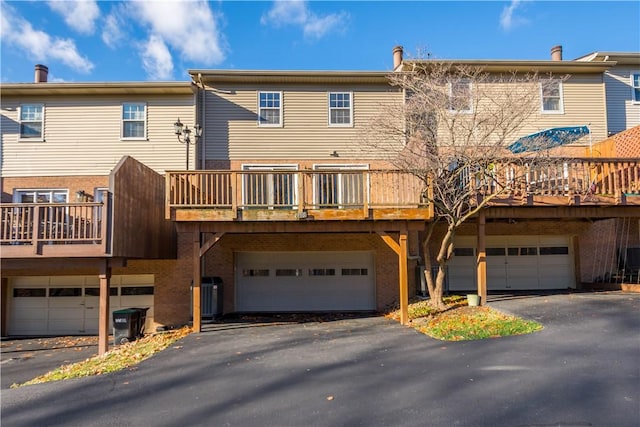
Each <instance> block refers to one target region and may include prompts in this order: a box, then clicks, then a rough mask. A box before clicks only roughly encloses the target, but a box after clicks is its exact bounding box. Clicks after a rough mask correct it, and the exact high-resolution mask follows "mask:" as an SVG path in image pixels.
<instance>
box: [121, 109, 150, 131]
mask: <svg viewBox="0 0 640 427" xmlns="http://www.w3.org/2000/svg"><path fill="white" fill-rule="evenodd" d="M146 110H147V106H146V105H145V104H122V138H131V139H144V138H146V128H147V126H146V121H147V114H146Z"/></svg>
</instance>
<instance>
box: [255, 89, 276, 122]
mask: <svg viewBox="0 0 640 427" xmlns="http://www.w3.org/2000/svg"><path fill="white" fill-rule="evenodd" d="M281 99H282V92H259V93H258V125H260V126H282V104H281Z"/></svg>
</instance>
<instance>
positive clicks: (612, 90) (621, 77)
mask: <svg viewBox="0 0 640 427" xmlns="http://www.w3.org/2000/svg"><path fill="white" fill-rule="evenodd" d="M632 72H636V73H640V66H635V67H630V66H617V67H614V68H613V69H611V70H609V71H607V72H606V73H605V84H606V88H607V114H608V121H609V131H610V132H612V133H618V132H621V131H623V130H625V129H630V128H632V127H634V126H638V125H640V104H634V103H633V95H632V92H631V91H632V87H631V73H632Z"/></svg>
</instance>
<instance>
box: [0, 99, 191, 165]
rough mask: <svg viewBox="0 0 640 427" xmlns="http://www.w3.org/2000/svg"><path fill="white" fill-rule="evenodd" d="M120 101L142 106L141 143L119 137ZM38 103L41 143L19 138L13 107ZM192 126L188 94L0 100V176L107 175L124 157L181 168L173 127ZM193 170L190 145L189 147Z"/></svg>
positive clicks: (181, 155)
mask: <svg viewBox="0 0 640 427" xmlns="http://www.w3.org/2000/svg"><path fill="white" fill-rule="evenodd" d="M123 102H144V103H146V104H147V139H146V140H123V139H121V138H120V132H121V116H122V103H123ZM24 103H40V104H44V141H24V140H19V117H18V114H19V106H20V104H24ZM178 117H180V120H181V121H182V122H183V123H185V124H187V125H189V126H190V127H191V126H192V125H193V124H194V122H195V120H194V117H195V106H194V99H193V96H192V95H189V96H183V95H180V96H138V95H137V96H132V97H128V98H123V97H108V96H100V97H94V98H91V97H88V96H82V97H69V96H66V97H54V96H49V97H44V96H43V97H30V98H20V99H18V98H8V97H4V98H3V99H2V176H3V177H13V176H16V177H17V176H63V175H108V174H109V172H110V171H111V170H112V169H113V168H114V167H115V165H116V164H117V163H118V161H119V160H120V159H121V158H122V157H123V156H125V155H129V156H131V157H133V158H135V159H136V160H138V161H140V162H142V163H144V164H145V165H147V166H149V167H150V168H152V169H154V170H155V171H156V172H159V173H164V171H165V170H171V169H180V170H181V169H184V168H185V155H186V148H185V146H184V145H182V144H179V143H178V141H177V140H176V136H175V135H174V133H173V123H174V122H175V121H176V119H177V118H178ZM190 150H191V153H190V164H191V165H192V166H191V168H193V157H194V154H195V147H193V146H192V147H190Z"/></svg>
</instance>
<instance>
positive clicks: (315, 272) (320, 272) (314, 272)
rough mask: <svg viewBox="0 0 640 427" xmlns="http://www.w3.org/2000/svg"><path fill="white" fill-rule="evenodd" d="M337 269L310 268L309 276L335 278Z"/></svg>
mask: <svg viewBox="0 0 640 427" xmlns="http://www.w3.org/2000/svg"><path fill="white" fill-rule="evenodd" d="M335 275H336V270H335V268H310V269H309V276H335Z"/></svg>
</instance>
